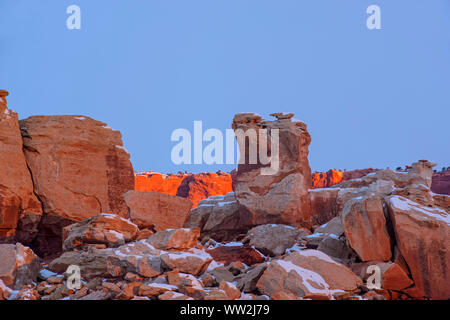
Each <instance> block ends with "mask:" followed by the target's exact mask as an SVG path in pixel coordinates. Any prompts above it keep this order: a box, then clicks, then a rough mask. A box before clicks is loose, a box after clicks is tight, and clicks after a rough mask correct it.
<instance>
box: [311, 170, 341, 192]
mask: <svg viewBox="0 0 450 320" xmlns="http://www.w3.org/2000/svg"><path fill="white" fill-rule="evenodd" d="M343 177H344V172H342V171H339V170H334V169H331V170H329V171H327V172H314V173H313V176H312V180H313V188H328V187H330V186H332V185H335V184H338V183H340V182H341V181H342V179H343Z"/></svg>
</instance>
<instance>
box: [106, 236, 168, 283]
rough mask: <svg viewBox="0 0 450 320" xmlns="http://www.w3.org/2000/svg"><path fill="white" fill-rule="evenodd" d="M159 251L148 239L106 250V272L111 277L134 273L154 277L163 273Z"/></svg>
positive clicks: (160, 252)
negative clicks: (109, 250)
mask: <svg viewBox="0 0 450 320" xmlns="http://www.w3.org/2000/svg"><path fill="white" fill-rule="evenodd" d="M163 253H165V251H161V250H158V249H156V248H155V247H153V246H152V245H151V244H150V243H149V242H148V240H140V241H137V242H131V243H128V244H126V245H123V246H121V247H118V248H116V249H113V250H112V251H111V252H108V259H107V264H108V274H109V275H110V276H112V277H120V276H124V275H126V274H127V273H134V274H137V275H139V276H141V277H144V278H154V277H157V276H159V275H160V274H162V273H163V271H164V268H163V264H162V259H161V255H162V254H163Z"/></svg>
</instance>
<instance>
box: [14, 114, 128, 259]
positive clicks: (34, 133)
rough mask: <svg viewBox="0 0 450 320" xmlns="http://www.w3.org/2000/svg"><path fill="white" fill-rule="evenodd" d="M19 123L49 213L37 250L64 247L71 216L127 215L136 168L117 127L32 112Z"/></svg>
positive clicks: (74, 219)
mask: <svg viewBox="0 0 450 320" xmlns="http://www.w3.org/2000/svg"><path fill="white" fill-rule="evenodd" d="M20 127H21V130H22V136H23V143H24V152H25V158H26V161H27V164H28V167H29V169H30V171H31V173H32V177H33V181H34V192H35V193H36V195H37V196H38V197H39V199H40V200H41V201H42V204H43V208H44V213H45V215H44V218H43V219H42V221H41V223H40V226H39V234H38V236H37V238H36V239H35V247H37V252H38V253H40V254H46V253H48V252H46V251H50V250H56V249H57V248H59V250H61V249H60V248H61V240H60V239H61V231H62V228H63V227H64V226H66V225H68V224H71V223H73V222H78V221H81V220H83V219H84V218H88V217H92V216H94V215H97V214H100V213H102V212H110V213H114V214H117V215H119V216H122V217H125V218H128V208H127V206H126V205H125V201H124V199H123V194H124V193H126V192H127V191H128V190H133V189H134V173H133V167H132V165H131V162H130V155H129V154H128V152H127V151H126V150H125V149H124V148H123V144H122V138H121V134H120V132H119V131H114V130H112V129H111V128H109V127H108V126H107V125H106V124H104V123H102V122H99V121H96V120H93V119H90V118H87V117H82V116H34V117H30V118H27V119H25V120H22V121H20ZM49 239H52V240H53V241H50V242H49V241H48V240H49ZM43 248H48V249H43Z"/></svg>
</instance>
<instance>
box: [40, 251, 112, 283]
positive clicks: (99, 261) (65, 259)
mask: <svg viewBox="0 0 450 320" xmlns="http://www.w3.org/2000/svg"><path fill="white" fill-rule="evenodd" d="M111 254H112V251H111V250H110V249H106V250H97V249H93V250H89V251H68V252H64V253H63V254H62V255H60V256H59V257H58V258H56V259H54V260H52V261H51V262H50V265H49V269H50V270H51V271H53V272H55V273H59V274H63V273H65V272H66V271H67V269H68V268H69V266H72V265H74V266H77V267H79V268H80V275H81V278H82V279H85V280H88V281H89V280H91V279H94V278H97V277H106V276H107V275H108V263H107V259H108V257H109V256H111Z"/></svg>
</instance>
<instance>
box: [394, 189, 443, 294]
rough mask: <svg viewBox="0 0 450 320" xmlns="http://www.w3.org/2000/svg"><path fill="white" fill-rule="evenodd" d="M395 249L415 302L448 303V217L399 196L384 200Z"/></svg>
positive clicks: (437, 210) (435, 208) (437, 209)
mask: <svg viewBox="0 0 450 320" xmlns="http://www.w3.org/2000/svg"><path fill="white" fill-rule="evenodd" d="M387 204H388V209H389V213H390V218H391V220H392V225H393V229H394V231H395V237H396V242H397V246H398V248H399V250H400V252H401V255H402V256H403V258H404V259H405V261H406V263H407V265H408V268H409V270H410V271H411V276H412V279H413V281H414V283H415V286H416V290H415V291H414V293H415V295H416V296H415V297H416V298H424V297H425V298H430V299H450V252H449V243H450V213H449V211H448V210H445V209H442V208H439V207H426V206H423V205H420V204H418V203H416V202H413V201H411V200H409V199H407V198H404V197H401V196H397V195H394V196H391V197H389V198H388V203H387Z"/></svg>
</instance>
